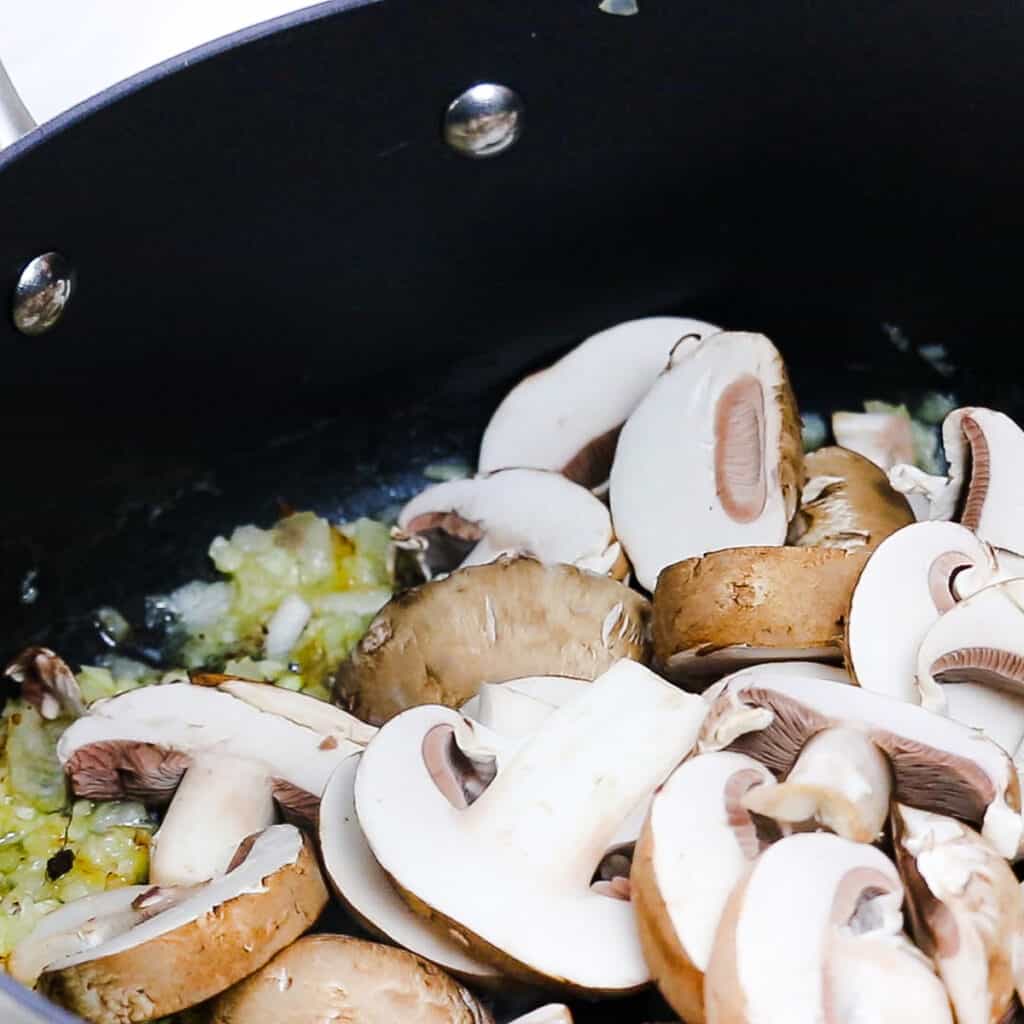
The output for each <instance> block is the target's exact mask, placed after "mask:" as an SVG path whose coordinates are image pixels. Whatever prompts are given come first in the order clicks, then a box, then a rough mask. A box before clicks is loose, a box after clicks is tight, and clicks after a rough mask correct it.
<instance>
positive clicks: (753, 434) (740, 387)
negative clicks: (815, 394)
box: [715, 374, 768, 523]
mask: <svg viewBox="0 0 1024 1024" xmlns="http://www.w3.org/2000/svg"><path fill="white" fill-rule="evenodd" d="M764 444H765V438H764V392H763V391H762V390H761V382H760V381H759V380H758V379H757V377H755V376H754V375H753V374H745V375H743V376H742V377H737V378H736V380H734V381H733V382H732V383H731V384H730V385H729V386H728V387H726V388H725V390H724V391H723V392H722V394H721V395H720V396H719V399H718V402H717V404H716V406H715V489H716V490H717V492H718V497H719V500H720V501H721V503H722V508H723V509H724V511H725V512H726V514H727V515H728V516H729V517H730V518H731V519H733V520H734V521H735V522H737V523H750V522H754V521H755V520H756V519H757V517H758V516H759V515H760V514H761V512H762V510H763V509H764V506H765V501H766V500H767V497H768V485H767V481H766V479H765V465H764V462H765V451H764Z"/></svg>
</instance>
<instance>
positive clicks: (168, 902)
mask: <svg viewBox="0 0 1024 1024" xmlns="http://www.w3.org/2000/svg"><path fill="white" fill-rule="evenodd" d="M235 860H236V863H235V864H234V865H232V866H231V869H230V870H229V871H228V872H227V873H226V874H224V875H221V876H219V877H218V878H215V879H213V880H212V881H210V882H208V883H207V884H205V885H202V886H198V887H196V888H194V889H191V890H188V891H186V892H184V893H182V892H174V891H172V892H171V893H170V894H169V895H168V894H165V893H164V892H163V891H162V890H160V889H158V888H148V889H147V888H143V887H138V886H137V887H134V888H133V889H132V890H130V892H131V893H133V894H134V895H133V896H132V901H131V902H130V903H128V905H127V906H125V901H127V899H128V895H127V894H126V895H125V896H124V897H120V894H118V899H117V900H115V899H114V895H115V894H113V893H100V894H98V895H96V896H87V897H85V898H84V899H82V900H79V901H76V902H75V903H72V904H70V905H69V906H68V908H67V910H66V911H57V912H56V913H55V914H54V915H53V918H52V919H51V918H45V919H44V920H43V922H42V923H41V924H40V926H39V928H40V931H41V932H44V933H45V934H44V935H43V936H42V937H41V939H39V940H37V939H36V937H35V936H34V935H30V936H29V937H28V938H27V939H26V940H25V942H26V943H28V944H30V945H32V944H34V943H38V942H39V941H42V942H48V943H49V944H50V948H54V949H55V948H58V946H59V943H58V941H57V939H58V936H60V938H61V940H62V941H63V948H61V949H60V952H61V954H62V955H60V956H58V957H57V958H55V959H53V960H51V961H49V962H48V963H46V964H45V970H44V972H43V973H42V976H41V978H40V980H39V987H40V990H41V991H42V992H43V993H44V994H45V995H47V996H48V997H49V998H50V999H52V1000H54V1001H55V1002H57V1003H60V1004H61V1005H62V1006H65V1007H67V1008H68V1009H70V1010H73V1011H74V1012H75V1013H79V1014H81V1015H82V1016H84V1017H86V1018H87V1019H88V1020H90V1021H92V1022H93V1024H134V1022H136V1021H148V1020H152V1019H153V1018H155V1017H163V1016H165V1015H168V1014H172V1013H178V1012H179V1011H180V1010H184V1009H187V1008H188V1007H190V1006H194V1005H196V1004H197V1003H200V1002H202V1001H203V1000H206V999H209V998H211V997H212V996H215V995H217V994H218V993H220V992H223V991H224V989H226V988H227V987H228V986H230V985H233V984H234V983H235V982H237V981H240V980H241V979H242V978H244V977H246V975H248V974H251V973H252V972H253V971H255V970H258V969H259V968H260V967H262V966H263V965H264V964H265V963H266V962H267V961H268V960H269V959H270V958H271V957H272V956H273V955H274V954H275V953H277V952H278V951H279V950H281V949H283V948H284V947H285V946H287V945H289V944H290V943H292V942H294V941H295V939H297V938H298V937H299V936H300V935H301V934H302V933H303V932H305V931H306V930H307V929H308V928H309V927H310V926H311V925H312V924H313V923H314V922H315V921H316V919H317V917H319V915H320V912H321V911H322V910H323V909H324V907H325V906H326V904H327V899H328V896H327V890H326V889H325V887H324V883H323V880H322V879H321V877H320V872H319V869H318V868H317V864H316V856H315V855H314V853H313V851H312V849H311V848H310V846H309V843H308V842H307V841H306V840H304V839H303V837H302V833H301V832H299V830H298V829H296V828H293V827H292V826H291V825H274V826H271V827H270V828H268V829H267V830H266V831H264V832H262V833H261V834H260V835H258V836H255V837H253V838H252V839H251V840H250V841H248V842H246V843H245V844H243V846H242V847H240V848H239V850H238V852H237V856H236V858H235ZM140 890H141V891H140ZM87 913H88V917H86V916H85V915H86V914H87ZM60 915H65V916H63V917H61V916H60ZM108 915H109V918H110V919H112V920H110V919H108ZM86 924H87V925H88V927H86ZM60 928H63V929H64V932H63V933H61V932H60V931H59V929H60ZM97 936H100V941H99V942H97V941H95V940H96V937H97ZM75 938H78V939H79V942H78V946H77V949H76V948H74V939H75ZM21 955H23V954H19V956H21ZM31 956H38V950H37V951H36V952H35V953H33V954H30V955H26V956H25V959H24V961H23V962H28V961H29V959H30V958H31ZM44 958H45V957H44Z"/></svg>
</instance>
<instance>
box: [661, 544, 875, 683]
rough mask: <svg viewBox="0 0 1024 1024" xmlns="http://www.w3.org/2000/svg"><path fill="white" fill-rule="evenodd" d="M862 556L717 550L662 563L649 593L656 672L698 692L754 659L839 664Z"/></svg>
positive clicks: (761, 549)
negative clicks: (651, 594)
mask: <svg viewBox="0 0 1024 1024" xmlns="http://www.w3.org/2000/svg"><path fill="white" fill-rule="evenodd" d="M867 557H868V556H867V552H866V551H845V550H842V549H839V548H797V547H757V548H726V549H725V550H724V551H713V552H711V554H708V555H705V556H704V557H703V558H688V559H686V560H685V561H683V562H677V563H676V564H675V565H670V566H667V567H666V568H664V569H662V571H661V574H660V575H659V577H658V585H657V587H656V588H655V591H654V657H655V662H656V664H657V666H658V669H659V671H661V672H662V673H663V674H664V675H666V676H667V677H668V678H670V679H672V680H674V681H675V682H679V683H684V684H687V685H692V686H694V687H698V688H699V687H700V686H701V685H702V684H704V685H706V684H707V683H708V682H709V681H712V680H714V679H716V678H718V677H720V676H723V675H725V674H726V673H728V672H733V671H736V670H737V669H740V668H743V667H745V666H747V665H751V664H757V663H759V662H767V661H793V660H797V659H800V658H807V659H810V660H817V661H840V660H841V659H842V639H843V627H844V621H845V617H846V611H847V608H848V607H849V604H850V595H851V593H852V592H853V587H854V584H855V583H856V581H857V578H858V576H859V575H860V572H861V570H862V569H863V568H864V564H865V561H866V560H867Z"/></svg>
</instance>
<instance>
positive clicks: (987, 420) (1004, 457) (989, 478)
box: [889, 407, 1024, 555]
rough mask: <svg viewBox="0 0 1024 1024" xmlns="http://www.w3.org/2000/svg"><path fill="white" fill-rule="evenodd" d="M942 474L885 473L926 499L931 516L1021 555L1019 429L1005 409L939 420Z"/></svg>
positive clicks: (907, 469)
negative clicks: (945, 466) (946, 470)
mask: <svg viewBox="0 0 1024 1024" xmlns="http://www.w3.org/2000/svg"><path fill="white" fill-rule="evenodd" d="M942 441H943V446H944V448H945V451H946V459H947V461H948V462H949V475H948V476H947V477H936V476H929V475H928V474H926V473H922V472H920V471H919V470H915V469H914V467H913V466H909V465H897V466H894V467H893V468H892V470H891V472H890V474H889V475H890V480H891V481H892V483H893V486H894V487H896V488H897V489H899V490H902V491H904V492H905V493H908V494H921V495H924V496H926V497H927V498H928V500H929V502H930V505H931V511H930V513H929V518H931V519H956V520H958V521H959V522H961V523H963V525H964V526H966V527H967V528H968V529H970V530H973V531H974V532H975V533H977V535H978V536H979V537H980V538H981V539H982V540H984V541H987V542H988V543H989V544H991V545H992V546H993V547H995V548H1000V549H1004V550H1007V551H1010V552H1013V553H1014V554H1017V555H1024V526H1022V521H1024V520H1022V516H1024V484H1022V483H1021V481H1020V472H1019V466H1020V464H1021V460H1022V459H1024V431H1022V430H1021V428H1020V427H1019V426H1018V425H1017V424H1016V423H1014V421H1013V420H1012V419H1010V417H1009V416H1007V415H1006V414H1005V413H1001V412H995V411H994V410H992V409H985V408H979V407H965V408H961V409H954V410H953V411H952V412H951V413H950V414H949V415H948V416H947V417H946V419H945V420H944V421H943V424H942Z"/></svg>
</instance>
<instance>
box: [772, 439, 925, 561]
mask: <svg viewBox="0 0 1024 1024" xmlns="http://www.w3.org/2000/svg"><path fill="white" fill-rule="evenodd" d="M804 475H805V477H806V480H805V482H804V485H803V490H802V491H801V493H800V510H799V512H798V513H797V515H796V518H795V519H794V520H793V522H792V523H791V524H790V530H789V542H790V543H791V544H796V545H797V546H798V547H825V548H845V549H846V550H848V551H855V550H859V549H867V550H873V549H874V548H877V547H878V545H879V544H881V543H882V541H883V540H885V538H886V537H888V536H889V535H890V534H893V533H895V532H896V531H897V530H899V529H901V528H902V527H904V526H909V525H910V524H911V523H912V522H913V521H914V513H913V511H912V510H911V508H910V505H909V504H908V503H907V499H906V498H905V497H904V496H903V495H902V494H900V493H899V491H897V490H896V489H895V488H894V487H892V485H891V484H890V483H889V478H888V477H887V476H886V475H885V473H883V472H882V471H881V470H880V469H879V468H878V467H877V466H876V465H875V464H874V463H873V462H871V461H869V460H868V459H865V458H864V456H862V455H858V454H857V453H856V452H852V451H849V450H848V449H846V448H837V447H829V448H819V449H818V450H817V451H816V452H811V453H810V454H808V455H805V456H804Z"/></svg>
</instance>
